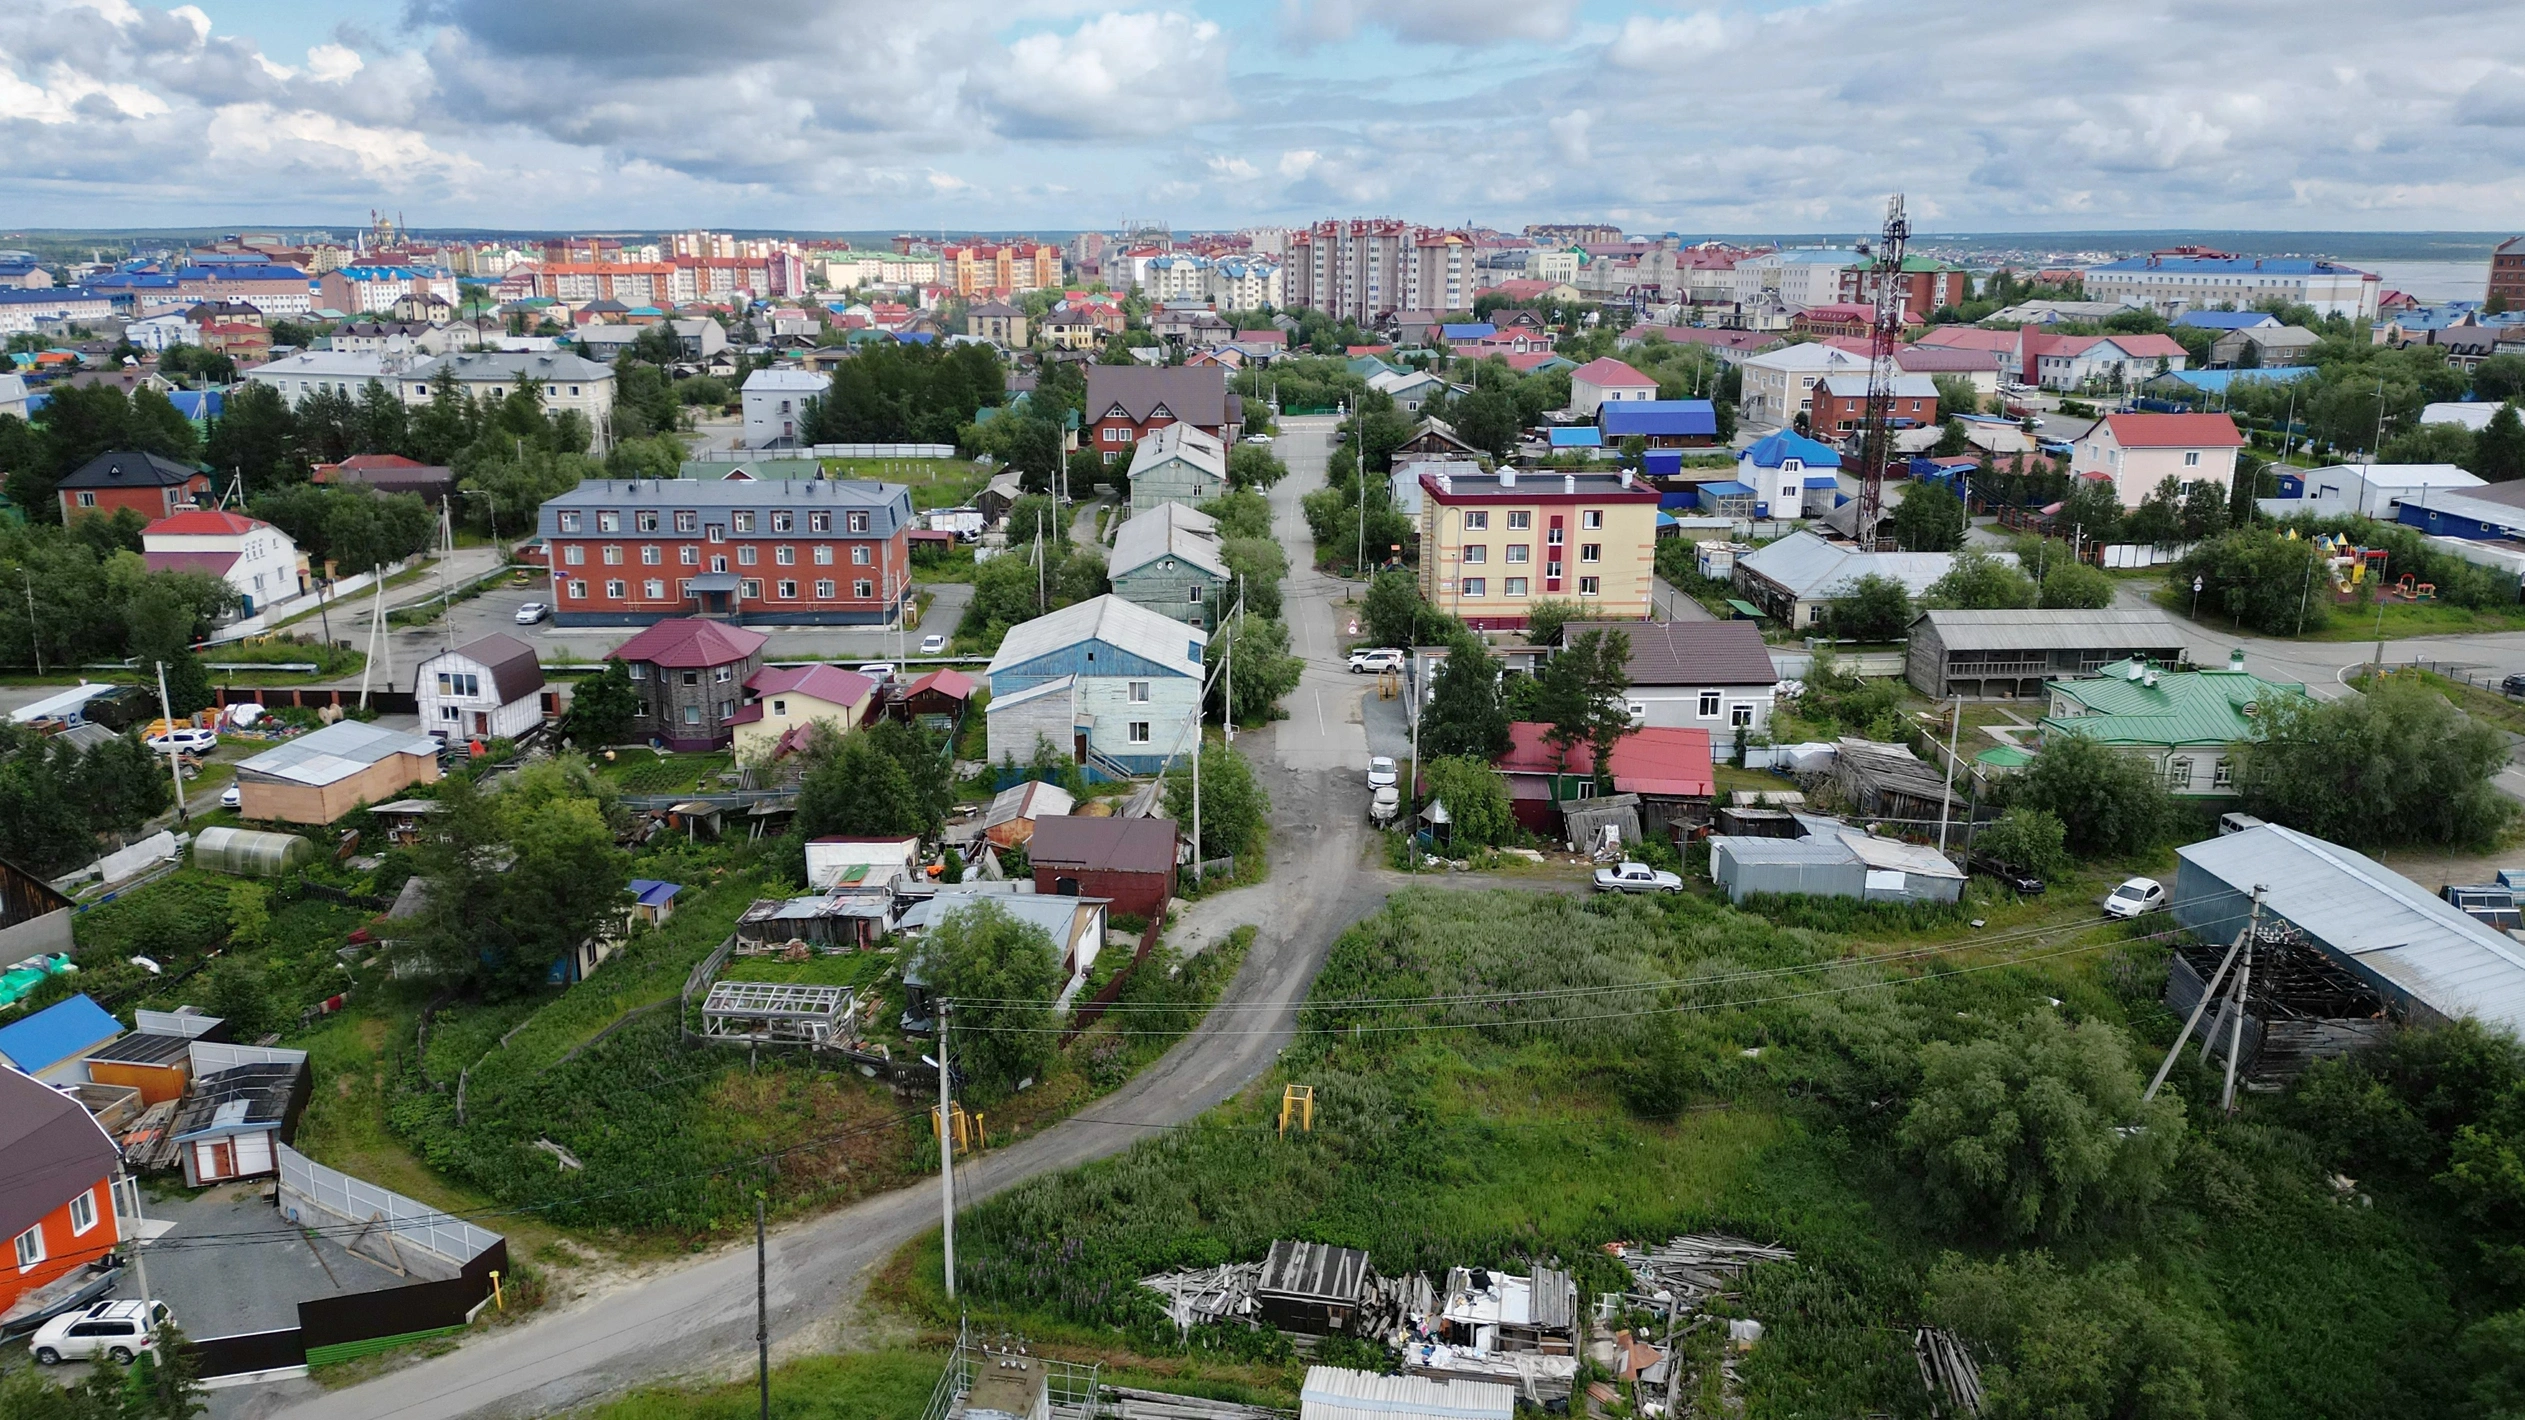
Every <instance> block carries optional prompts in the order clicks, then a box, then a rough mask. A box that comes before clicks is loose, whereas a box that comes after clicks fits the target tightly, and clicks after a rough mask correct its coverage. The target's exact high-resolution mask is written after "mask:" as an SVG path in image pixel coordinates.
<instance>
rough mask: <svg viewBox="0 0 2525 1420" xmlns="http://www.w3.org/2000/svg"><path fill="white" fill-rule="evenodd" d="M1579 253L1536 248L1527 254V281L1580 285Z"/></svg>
mask: <svg viewBox="0 0 2525 1420" xmlns="http://www.w3.org/2000/svg"><path fill="white" fill-rule="evenodd" d="M1578 266H1579V262H1578V253H1577V252H1574V251H1571V250H1569V249H1567V248H1561V249H1559V250H1554V249H1552V248H1550V247H1536V248H1535V249H1534V250H1532V251H1529V252H1527V253H1526V279H1527V280H1529V281H1566V282H1568V283H1569V284H1570V285H1572V286H1575V285H1577V284H1578Z"/></svg>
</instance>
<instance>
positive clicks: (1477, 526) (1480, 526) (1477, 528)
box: [1464, 513, 1490, 532]
mask: <svg viewBox="0 0 2525 1420" xmlns="http://www.w3.org/2000/svg"><path fill="white" fill-rule="evenodd" d="M1464 530H1465V531H1466V532H1488V531H1489V530H1490V514H1488V513H1466V514H1465V515H1464Z"/></svg>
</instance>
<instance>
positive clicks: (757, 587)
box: [736, 577, 763, 602]
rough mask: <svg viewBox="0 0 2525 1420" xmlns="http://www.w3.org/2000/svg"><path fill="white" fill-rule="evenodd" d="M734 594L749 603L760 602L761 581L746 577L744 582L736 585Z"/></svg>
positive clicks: (761, 594) (756, 578)
mask: <svg viewBox="0 0 2525 1420" xmlns="http://www.w3.org/2000/svg"><path fill="white" fill-rule="evenodd" d="M736 594H737V595H738V596H740V597H743V598H745V599H746V600H747V601H750V602H758V601H761V600H762V599H763V582H762V579H761V578H759V577H748V578H746V579H745V580H744V581H741V582H739V583H737V584H736Z"/></svg>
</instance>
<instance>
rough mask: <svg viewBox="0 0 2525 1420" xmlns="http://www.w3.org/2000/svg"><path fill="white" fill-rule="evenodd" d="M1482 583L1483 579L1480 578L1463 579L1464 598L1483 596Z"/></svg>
mask: <svg viewBox="0 0 2525 1420" xmlns="http://www.w3.org/2000/svg"><path fill="white" fill-rule="evenodd" d="M1482 581H1483V579H1482V578H1479V577H1467V578H1465V579H1464V595H1466V596H1468V597H1478V596H1481V595H1482V594H1483V585H1482Z"/></svg>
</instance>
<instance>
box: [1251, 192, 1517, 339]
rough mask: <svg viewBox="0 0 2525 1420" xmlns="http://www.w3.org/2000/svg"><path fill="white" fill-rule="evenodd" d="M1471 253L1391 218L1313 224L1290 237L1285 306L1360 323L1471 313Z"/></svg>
mask: <svg viewBox="0 0 2525 1420" xmlns="http://www.w3.org/2000/svg"><path fill="white" fill-rule="evenodd" d="M1475 257H1476V253H1475V251H1474V249H1473V243H1472V240H1471V239H1470V238H1468V237H1466V236H1465V235H1464V234H1463V233H1461V232H1446V231H1439V230H1437V229H1434V228H1429V227H1415V226H1411V225H1409V224H1407V223H1404V222H1400V221H1396V220H1394V219H1391V218H1375V219H1364V220H1358V219H1354V220H1349V221H1331V222H1318V223H1316V224H1315V225H1314V226H1312V227H1309V228H1307V229H1305V230H1304V231H1301V232H1295V233H1292V234H1291V235H1290V237H1289V260H1288V263H1287V270H1286V274H1285V276H1284V283H1285V287H1286V291H1287V296H1288V304H1290V305H1292V306H1309V307H1312V308H1314V309H1316V310H1320V311H1323V312H1324V313H1326V314H1327V315H1330V316H1332V317H1334V318H1335V319H1345V318H1346V319H1350V320H1356V321H1359V322H1361V323H1362V324H1365V323H1368V322H1371V321H1376V320H1381V319H1383V318H1384V317H1386V316H1388V315H1391V314H1393V313H1394V312H1396V311H1410V310H1429V311H1460V310H1467V309H1470V308H1471V306H1472V303H1473V296H1474V293H1475V292H1476V291H1477V290H1478V289H1479V287H1478V286H1477V285H1476V284H1475V282H1474V261H1475Z"/></svg>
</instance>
